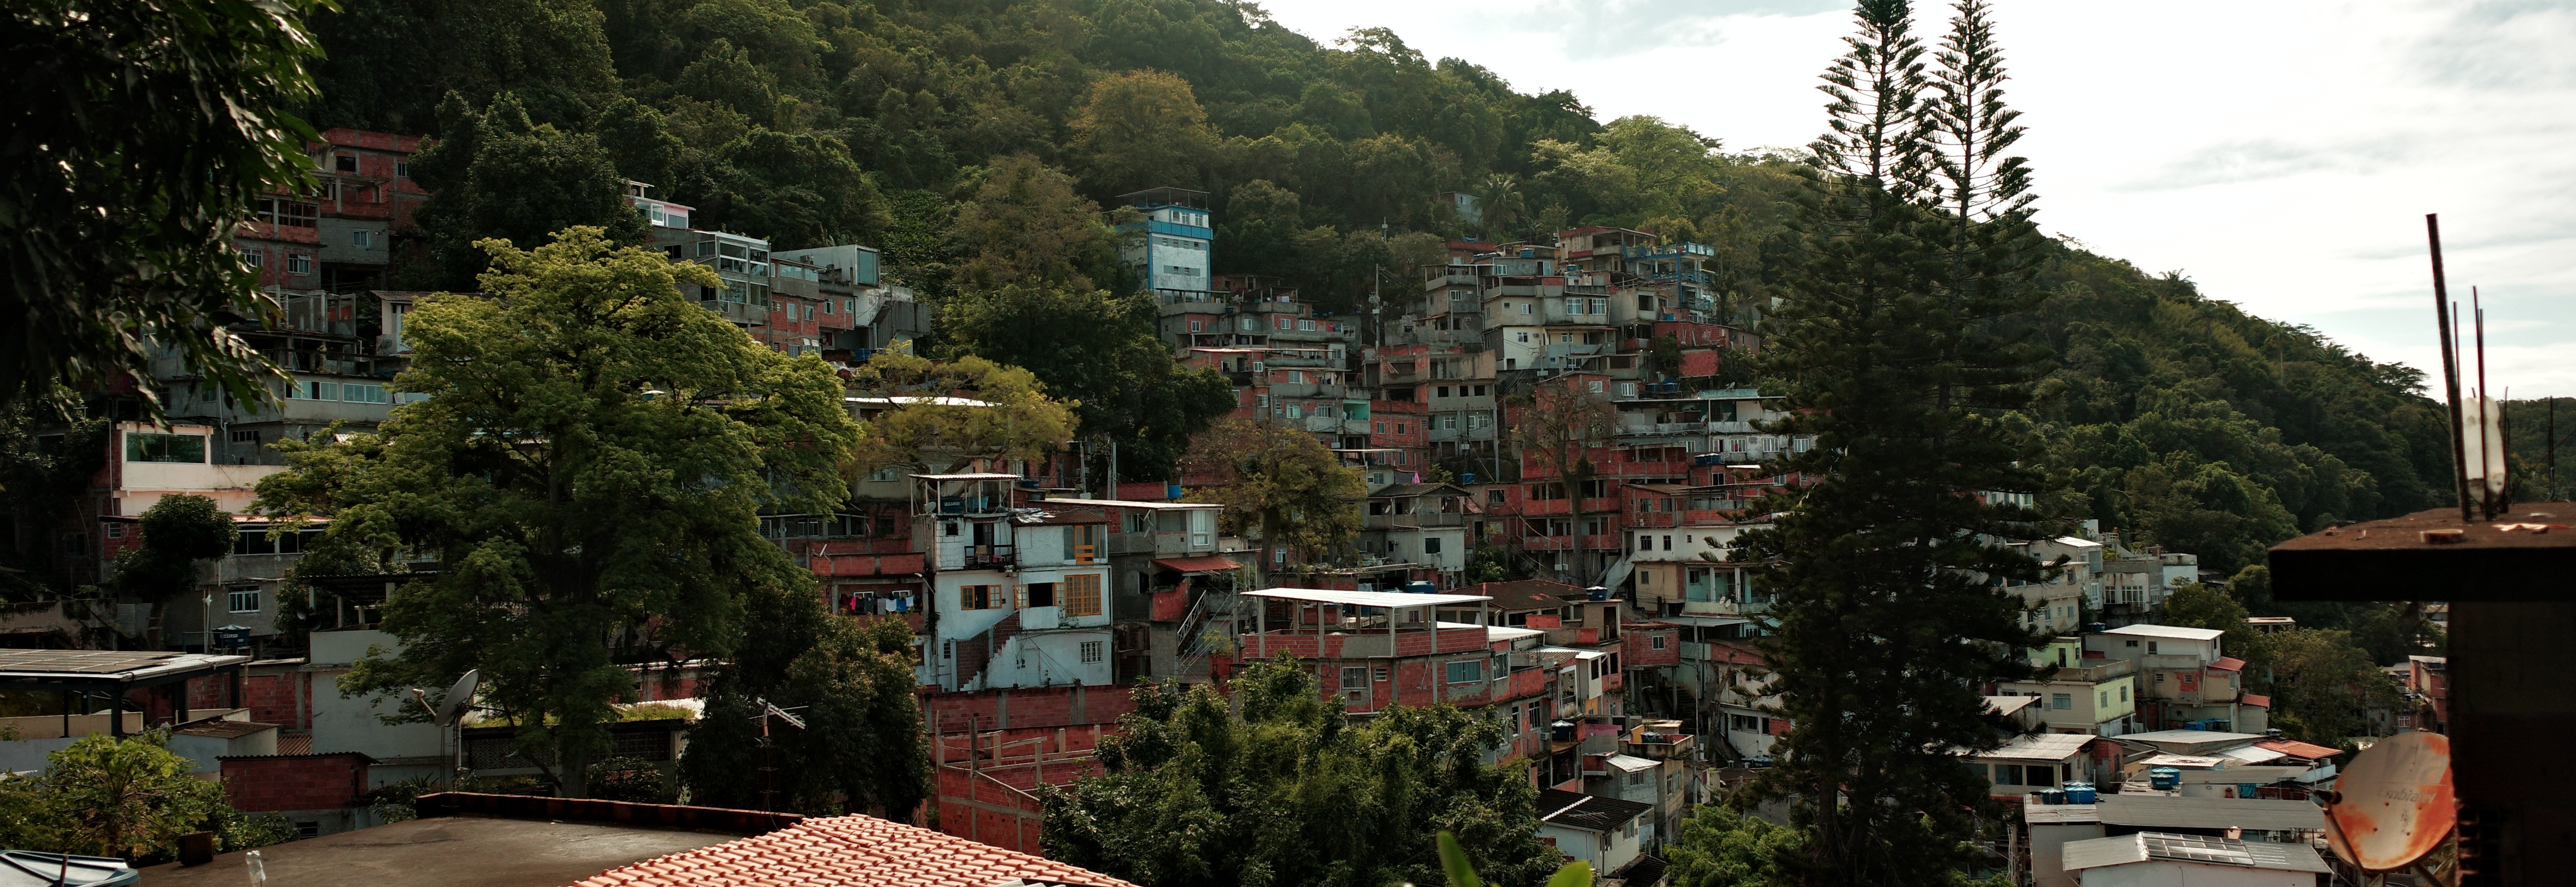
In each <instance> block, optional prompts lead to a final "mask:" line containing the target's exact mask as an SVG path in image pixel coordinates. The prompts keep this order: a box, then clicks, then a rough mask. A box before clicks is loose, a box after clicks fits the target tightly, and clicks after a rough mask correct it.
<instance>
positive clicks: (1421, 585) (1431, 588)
mask: <svg viewBox="0 0 2576 887" xmlns="http://www.w3.org/2000/svg"><path fill="white" fill-rule="evenodd" d="M1404 591H1405V593H1407V594H1438V593H1439V592H1440V583H1437V582H1430V581H1417V582H1407V583H1405V584H1404Z"/></svg>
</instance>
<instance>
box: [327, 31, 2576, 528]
mask: <svg viewBox="0 0 2576 887" xmlns="http://www.w3.org/2000/svg"><path fill="white" fill-rule="evenodd" d="M317 30H318V31H319V33H320V34H321V36H322V39H323V43H324V46H325V49H326V50H327V51H328V54H329V58H328V59H327V61H325V62H324V63H323V64H322V66H321V67H320V69H319V77H320V81H321V85H322V96H321V98H320V100H319V103H318V106H317V107H315V108H313V109H312V112H311V115H312V118H313V122H314V123H315V124H316V125H317V126H322V127H332V126H353V127H362V128H371V129H379V130H391V131H398V132H414V133H424V134H429V135H432V136H434V137H435V138H436V140H437V141H436V142H435V147H433V148H431V149H430V150H429V151H428V152H426V154H425V155H424V156H423V157H422V159H421V161H420V162H419V163H418V164H416V167H415V168H416V169H417V170H418V175H419V177H420V178H421V180H422V181H423V182H424V184H428V185H430V186H432V187H433V188H435V189H437V191H438V194H439V196H438V197H437V199H436V200H434V201H433V203H432V204H431V206H430V208H429V209H427V210H426V211H424V213H423V216H422V219H421V226H422V229H423V230H422V231H421V232H419V236H420V237H421V238H422V239H424V240H425V241H426V244H425V247H426V249H425V254H426V255H428V256H430V257H431V258H429V259H427V260H424V261H420V262H417V263H415V267H412V268H410V269H407V270H406V271H405V272H404V273H405V275H406V276H408V277H409V278H410V281H411V282H412V283H414V284H416V285H422V286H465V285H470V283H471V279H472V275H473V273H474V271H475V270H476V268H477V261H478V260H477V258H476V253H474V252H473V251H472V250H471V249H470V248H469V244H470V243H471V241H472V240H474V239H476V238H479V237H486V236H493V235H496V234H497V235H501V236H506V237H510V238H512V239H514V240H519V241H521V242H523V243H526V242H529V241H533V240H534V239H536V238H539V237H541V236H542V235H543V234H544V233H545V232H547V231H551V230H554V229H555V228H558V227H561V226H562V225H563V224H570V223H595V224H611V225H612V226H614V225H616V224H624V223H623V222H621V220H620V219H618V218H615V216H617V215H618V214H617V212H616V200H615V199H614V189H615V188H616V187H617V185H618V184H619V182H620V181H621V180H623V179H637V180H642V181H647V182H652V183H654V184H655V185H656V186H657V187H659V188H660V189H661V190H660V191H659V192H658V194H659V195H660V196H663V197H665V198H667V199H670V200H673V201H676V202H680V203H684V204H689V205H691V206H694V207H697V208H698V215H697V216H696V219H697V224H698V225H699V226H701V227H709V226H714V227H723V228H726V229H730V230H736V231H741V232H744V233H748V234H753V235H757V236H763V237H768V238H770V239H772V240H774V241H776V242H777V243H778V244H779V245H780V246H781V247H782V248H787V247H799V246H807V245H815V244H821V243H826V242H850V241H856V242H863V243H873V244H879V245H882V246H883V247H884V248H885V249H886V251H887V256H888V258H887V262H888V265H889V268H890V269H891V273H893V274H894V275H896V276H898V277H899V278H901V279H902V280H903V281H904V282H906V283H909V284H911V285H913V286H914V287H915V288H916V289H917V290H919V291H920V292H922V293H923V294H924V296H925V297H926V298H929V299H932V300H933V301H934V302H937V303H938V307H939V308H940V309H941V310H942V318H943V321H944V324H943V326H944V329H943V331H942V335H941V341H940V342H939V343H938V346H937V347H940V348H943V349H945V350H946V351H947V353H978V354H982V355H983V356H986V357H990V358H993V359H996V360H999V361H1003V362H1006V363H1014V364H1019V365H1024V366H1028V367H1030V368H1031V369H1032V370H1033V371H1035V372H1036V373H1037V374H1038V376H1039V378H1040V379H1041V380H1042V381H1044V382H1045V383H1046V384H1047V385H1048V386H1049V387H1050V388H1051V389H1053V390H1055V391H1057V392H1059V393H1062V394H1070V395H1073V396H1077V397H1080V398H1082V399H1083V401H1084V403H1083V407H1082V409H1081V410H1080V412H1081V415H1082V419H1083V422H1084V429H1083V431H1084V433H1085V434H1099V435H1107V436H1109V437H1112V438H1117V439H1120V440H1122V442H1128V443H1129V444H1130V445H1131V446H1133V447H1134V448H1135V449H1133V450H1132V451H1131V452H1134V453H1135V454H1136V455H1135V456H1134V457H1133V458H1131V459H1130V460H1129V461H1128V462H1127V463H1125V464H1126V465H1127V467H1128V468H1129V469H1130V470H1131V472H1132V473H1133V474H1134V475H1135V476H1138V477H1151V476H1156V475H1155V474H1154V473H1155V472H1160V471H1165V470H1168V465H1169V460H1170V459H1171V458H1172V457H1173V456H1175V455H1177V453H1178V452H1179V451H1180V449H1181V448H1182V447H1183V445H1184V444H1183V441H1184V440H1185V438H1186V436H1187V435H1188V434H1189V433H1190V432H1192V431H1194V430H1195V429H1196V428H1198V427H1203V426H1204V423H1205V422H1206V421H1207V420H1208V419H1209V418H1211V417H1212V416H1214V415H1217V414H1219V413H1221V412H1222V411H1223V410H1224V409H1225V407H1226V404H1225V403H1224V402H1222V401H1221V400H1220V391H1219V388H1220V386H1218V385H1216V384H1213V383H1211V382H1210V381H1209V380H1207V379H1201V378H1197V377H1196V376H1195V375H1194V374H1189V373H1185V372H1180V371H1177V370H1175V369H1173V368H1171V367H1170V366H1169V365H1168V364H1169V360H1168V358H1165V357H1161V356H1159V355H1157V354H1155V353H1154V350H1153V349H1152V348H1150V347H1147V346H1148V345H1149V344H1150V341H1149V340H1150V339H1151V336H1152V333H1151V329H1150V321H1151V312H1150V309H1148V308H1145V307H1144V304H1143V302H1142V300H1141V299H1140V298H1138V297H1136V296H1135V295H1134V294H1133V293H1132V290H1133V289H1134V281H1133V278H1132V277H1131V276H1128V275H1130V274H1131V272H1128V271H1126V270H1125V269H1123V268H1122V267H1120V266H1119V265H1118V263H1117V262H1116V261H1115V258H1116V254H1115V249H1114V243H1113V241H1112V240H1111V239H1110V238H1111V235H1109V233H1108V229H1107V228H1106V226H1105V225H1104V224H1103V223H1102V220H1103V219H1104V218H1105V217H1104V216H1103V214H1102V213H1101V212H1100V207H1101V206H1114V205H1115V204H1116V195H1119V194H1122V193H1127V192H1130V191H1134V190H1138V189H1142V188H1147V187H1157V186H1167V185H1169V186H1180V187H1187V188H1192V189H1196V190H1201V191H1205V192H1207V193H1208V195H1209V198H1208V199H1209V201H1210V203H1211V208H1212V209H1213V210H1214V211H1215V218H1216V220H1217V222H1216V224H1217V227H1218V238H1217V244H1216V256H1215V261H1216V265H1217V269H1218V270H1219V271H1220V272H1253V273H1265V274H1276V275H1280V276H1283V277H1286V278H1288V279H1289V280H1291V281H1292V282H1294V283H1295V284H1297V285H1298V286H1299V287H1300V288H1301V289H1302V290H1303V291H1304V292H1305V294H1306V296H1307V297H1308V298H1309V299H1310V300H1313V301H1315V302H1316V303H1318V305H1319V306H1321V307H1322V308H1324V309H1325V310H1334V311H1343V310H1349V309H1350V308H1352V307H1353V306H1354V305H1355V304H1356V300H1357V299H1359V298H1361V297H1362V295H1363V294H1365V293H1366V292H1367V290H1368V286H1369V283H1370V281H1371V278H1372V277H1373V276H1375V275H1376V273H1377V272H1378V269H1386V270H1388V271H1390V272H1397V271H1402V270H1404V269H1406V268H1408V267H1410V266H1412V265H1415V264H1418V263H1421V262H1425V261H1436V260H1437V257H1438V255H1439V253H1438V239H1439V238H1450V237H1464V236H1473V237H1479V238H1482V239H1487V240H1495V241H1509V240H1513V239H1519V238H1530V237H1539V236H1544V235H1545V234H1546V233H1547V232H1551V231H1553V230H1556V229H1558V228H1560V227H1562V226H1566V225H1572V224H1609V225H1622V226H1631V227H1641V228H1647V229H1651V230H1654V231H1656V232H1658V233H1660V234H1663V235H1664V236H1666V237H1668V238H1671V239H1677V240H1692V241H1697V242H1701V243H1707V244H1710V245H1712V246H1714V247H1715V248H1716V250H1717V254H1718V257H1719V260H1720V261H1719V265H1718V267H1719V271H1718V273H1719V274H1720V276H1721V278H1722V280H1723V282H1724V285H1725V288H1726V289H1727V290H1728V295H1729V296H1730V297H1731V298H1736V299H1745V300H1753V299H1767V298H1770V297H1772V296H1773V295H1775V294H1776V291H1777V286H1778V281H1779V276H1778V275H1779V274H1780V273H1782V272H1781V269H1783V268H1785V267H1786V266H1787V265H1788V264H1789V262H1790V259H1791V258H1792V257H1793V256H1792V254H1793V253H1794V252H1795V251H1796V249H1797V247H1796V240H1795V238H1794V237H1793V236H1792V235H1791V234H1790V233H1789V231H1788V226H1787V218H1788V215H1789V214H1790V213H1791V212H1792V211H1793V210H1794V207H1795V201H1796V200H1797V199H1798V198H1797V195H1798V193H1799V191H1800V182H1801V178H1800V176H1801V166H1800V164H1799V161H1798V160H1797V159H1795V158H1792V157H1786V156H1779V155H1776V154H1740V153H1730V152H1728V151H1727V150H1726V149H1725V147H1724V146H1723V145H1720V144H1719V143H1718V142H1717V141H1716V140H1714V139H1711V138H1708V137H1705V136H1702V135H1700V134H1698V133H1695V132H1692V131H1691V130H1689V129H1687V128H1683V127H1679V126H1674V125H1671V124H1669V123H1666V122H1664V121H1661V120H1658V119H1655V118H1651V117H1627V118H1621V119H1617V120H1611V121H1606V122H1605V121H1600V120H1598V119H1596V117H1595V115H1594V114H1593V113H1592V111H1591V110H1590V109H1589V108H1587V107H1585V106H1584V105H1583V104H1582V103H1581V102H1580V100H1579V99H1578V97H1577V96H1575V95H1573V94H1570V93H1567V92H1562V91H1559V92H1547V93H1540V94H1530V93H1524V92H1520V91H1516V90H1514V89H1513V88H1512V87H1511V85H1510V84H1508V83H1506V82H1504V81H1503V80H1502V79H1501V78H1500V77H1498V76H1496V75H1495V74H1494V73H1493V72H1491V71H1489V70H1486V69H1484V68H1482V67H1478V66H1477V65H1475V64H1474V63H1472V62H1471V61H1468V60H1460V59H1440V60H1438V61H1436V62H1435V61H1433V60H1429V59H1426V58H1424V57H1423V56H1422V55H1421V54H1420V53H1419V52H1417V51H1415V50H1413V49H1411V48H1410V47H1407V46H1406V45H1405V44H1404V42H1403V41H1402V40H1401V39H1399V38H1398V37H1397V36H1396V35H1395V34H1393V33H1392V32H1389V31H1385V30H1380V29H1365V30H1358V31H1354V32H1352V33H1350V34H1347V35H1337V36H1336V37H1335V38H1334V39H1333V41H1332V42H1331V43H1330V44H1329V45H1328V44H1325V43H1321V42H1318V41H1317V40H1316V39H1313V38H1310V37H1308V36H1306V35H1301V34H1298V33H1295V32H1293V31H1290V30H1288V29H1287V28H1285V27H1282V26H1281V25H1279V24H1278V23H1276V22H1274V21H1272V20H1271V19H1270V18H1269V17H1268V16H1267V15H1266V14H1264V13H1263V12H1262V11H1261V9H1260V8H1259V7H1258V6H1256V5H1253V4H1250V3H1240V2H1225V0H1069V2H1025V0H956V2H920V0H885V2H879V3H873V4H871V3H864V2H856V3H849V4H843V3H836V2H829V0H811V2H799V0H497V2H495V0H472V2H468V0H348V2H346V3H344V4H343V6H342V9H341V11H339V12H335V13H326V14H324V17H323V18H322V19H321V20H320V21H319V22H317ZM1820 120H1821V118H1820ZM2046 172H2047V171H2046V170H2045V169H2044V168H2043V169H2040V170H2039V171H2038V175H2039V179H2038V182H2039V184H2040V189H2041V192H2042V193H2043V194H2044V193H2045V190H2046ZM1447 191H1461V192H1468V193H1473V194H1476V195H1478V196H1479V197H1481V198H1482V199H1483V204H1484V206H1486V207H1488V208H1489V212H1488V213H1487V214H1486V215H1485V217H1484V218H1483V219H1482V220H1481V221H1482V224H1477V225H1469V224H1465V223H1463V222H1462V221H1461V220H1459V219H1458V218H1457V217H1456V216H1455V215H1454V214H1452V213H1450V212H1449V211H1447V210H1446V209H1444V208H1443V206H1444V205H1443V204H1440V203H1438V202H1436V201H1435V200H1434V199H1433V197H1434V195H1436V194H1439V193H1441V192H1447ZM2045 206H2046V203H2045V201H2044V200H2043V202H2042V203H2041V207H2042V208H2043V215H2042V217H2041V218H2042V219H2043V221H2044V219H2045V214H2044V209H2045ZM630 236H632V235H630ZM2050 249H2052V250H2053V251H2054V253H2055V254H2054V255H2053V256H2051V257H2050V259H2049V260H2048V261H2047V263H2046V265H2045V269H2044V271H2043V276H2042V279H2043V281H2044V283H2045V284H2046V285H2047V286H2048V288H2049V290H2050V292H2051V293H2052V295H2051V297H2050V298H2049V300H2048V301H2047V302H2046V303H2045V305H2044V306H2043V307H2042V309H2041V312H2040V313H2041V317H2040V318H2039V322H2040V324H2041V325H2042V327H2043V329H2044V333H2045V336H2046V339H2047V341H2048V343H2049V344H2050V345H2051V346H2052V347H2053V348H2054V349H2055V351H2056V354H2057V360H2058V366H2057V367H2056V369H2055V370H2054V371H2053V373H2052V375H2051V376H2050V378H2049V381H2048V382H2047V383H2046V385H2045V388H2044V393H2045V395H2046V396H2045V397H2044V398H2043V399H2042V401H2041V405H2040V406H2039V407H2038V408H2037V409H2035V410H2034V411H2033V412H2032V413H2031V415H2030V416H2029V418H2030V419H2031V421H2034V422H2036V423H2038V424H2039V426H2040V430H2041V432H2042V435H2041V437H2042V439H2044V440H2046V441H2048V442H2049V444H2050V445H2049V446H2048V448H2047V451H2046V453H2045V455H2044V456H2043V458H2044V460H2045V461H2046V463H2047V465H2048V466H2049V467H2050V468H2051V469H2052V470H2053V471H2055V472H2057V473H2058V474H2059V475H2060V476H2062V477H2063V479H2064V480H2065V481H2066V489H2067V492H2065V493H2063V494H2061V495H2059V496H2057V497H2055V498H2054V499H2053V500H2052V502H2051V503H2050V505H2051V507H2052V508H2053V509H2054V510H2055V511H2056V512H2057V513H2058V514H2060V515H2061V516H2065V517H2091V518H2097V519H2099V520H2101V521H2102V524H2103V526H2104V527H2106V528H2117V529H2120V530H2122V531H2124V532H2126V533H2128V534H2130V538H2131V539H2132V540H2144V541H2150V542H2155V543H2160V544H2165V545H2168V546H2171V547H2173V548H2176V549H2180V550H2186V551H2194V552H2198V553H2200V554H2201V555H2202V556H2203V558H2204V561H2203V563H2204V564H2206V565H2208V566H2210V567H2212V568H2214V569H2218V570H2221V571H2226V572H2231V573H2232V572H2233V571H2235V570H2236V569H2238V568H2240V567H2243V566H2246V565H2249V564H2253V563H2257V562H2259V559H2260V555H2261V551H2262V549H2263V547H2264V546H2266V545H2268V544H2269V543H2271V542H2273V541H2277V540H2279V539H2282V538H2286V537H2288V536H2290V535H2292V534H2295V533H2297V532H2301V531H2305V530H2310V529H2315V528H2318V527H2322V526H2325V525H2327V524H2330V523H2332V522H2335V521H2339V520H2353V519H2366V518H2372V517H2379V516H2386V515H2392V514H2398V513H2403V512H2407V511H2411V510H2416V509H2421V508H2426V507H2430V506H2432V505H2436V504H2440V503H2441V502H2442V501H2443V500H2444V499H2445V498H2446V495H2447V489H2448V486H2449V483H2448V478H2447V463H2446V461H2445V460H2446V458H2447V455H2448V454H2447V451H2446V447H2445V445H2444V444H2443V442H2442V437H2441V416H2440V410H2439V409H2438V408H2437V407H2436V406H2435V405H2434V403H2433V402H2432V401H2431V400H2429V399H2427V398H2426V397H2425V396H2424V393H2423V390H2422V387H2421V386H2422V381H2423V380H2422V379H2421V378H2420V376H2419V375H2418V374H2417V373H2416V372H2415V371H2413V370H2411V369H2408V368H2405V367H2402V366H2399V365H2394V364H2380V363H2374V362H2372V361H2371V360H2369V359H2368V358H2366V357H2363V356H2361V355H2358V354H2355V353H2352V352H2351V351H2349V350H2347V349H2344V348H2343V347H2341V346H2339V345H2337V344H2335V343H2333V342H2331V341H2329V340H2327V339H2325V338H2324V337H2323V336H2321V335H2319V334H2317V333H2316V332H2315V331H2313V330H2310V329H2306V328H2303V327H2297V326H2292V325H2286V324H2281V323H2277V322H2273V321H2268V320H2264V319H2262V318H2257V317H2253V316H2250V315H2247V314H2246V313H2244V312H2243V311H2241V310H2239V309H2238V308H2237V307H2236V306H2234V305H2233V304H2230V303H2228V302H2226V301H2222V300H2219V299H2213V298H2210V297H2209V296H2207V295H2204V294H2203V293H2201V292H2199V290H2198V289H2197V288H2195V287H2194V285H2193V284H2192V283H2191V281H2189V280H2188V279H2186V278H2185V277H2183V276H2182V275H2181V274H2179V273H2163V274H2156V273H2148V272H2146V271H2144V270H2142V269H2139V268H2136V267H2133V266H2131V265H2129V264H2127V263H2125V262H2121V261H2118V260H2116V259H2112V258H2107V257H2103V256H2098V255H2094V254H2091V253H2089V252H2086V251H2084V250H2081V249H2078V248H2075V247H2073V246H2068V245H2064V244H2052V245H2051V247H2050ZM1068 321H1072V322H1070V323H1068ZM1030 324H1044V325H1045V326H1044V327H1043V328H1044V329H1047V330H1050V331H1057V332H1060V333H1061V334H1059V335H1048V336H1037V335H1031V334H1029V333H1027V332H1026V331H1025V328H1026V327H1028V326H1029V325H1030ZM1099 355H1114V358H1108V359H1103V358H1099V357H1097V356H1099ZM2524 427H2529V425H2528V424H2526V425H2525V426H2524ZM2533 461H2537V460H2536V459H2534V460H2533Z"/></svg>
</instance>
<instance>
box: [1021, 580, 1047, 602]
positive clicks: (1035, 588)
mask: <svg viewBox="0 0 2576 887" xmlns="http://www.w3.org/2000/svg"><path fill="white" fill-rule="evenodd" d="M1020 593H1021V594H1023V595H1026V596H1027V597H1028V605H1029V606H1032V607H1052V606H1055V583H1053V582H1031V583H1029V584H1027V585H1023V586H1020Z"/></svg>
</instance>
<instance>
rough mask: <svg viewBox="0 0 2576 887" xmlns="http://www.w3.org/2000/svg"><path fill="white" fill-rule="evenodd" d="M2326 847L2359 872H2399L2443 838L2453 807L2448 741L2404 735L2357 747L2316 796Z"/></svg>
mask: <svg viewBox="0 0 2576 887" xmlns="http://www.w3.org/2000/svg"><path fill="white" fill-rule="evenodd" d="M2318 800H2320V801H2323V802H2324V803H2325V808H2326V843H2327V845H2328V846H2331V847H2333V848H2334V852H2335V855H2336V856H2340V857H2343V860H2344V861H2345V862H2349V863H2352V864H2353V866H2354V867H2356V868H2359V869H2361V870H2363V871H2366V872H2394V871H2401V870H2404V869H2406V868H2408V867H2411V866H2414V865H2415V864H2416V863H2418V862H2421V861H2422V860H2423V859H2424V857H2425V856H2427V855H2429V854H2431V853H2432V852H2433V850H2434V848H2436V847H2439V846H2441V844H2442V841H2443V840H2444V839H2446V838H2449V837H2450V836H2451V829H2452V827H2453V826H2454V825H2456V824H2457V820H2458V818H2459V808H2458V806H2457V804H2456V803H2455V802H2454V800H2453V796H2452V793H2451V738H2450V737H2448V736H2444V735H2441V734H2439V733H2405V734H2400V735H2397V736H2393V737H2390V738H2388V739H2383V740H2380V741H2379V743H2378V744H2376V745H2373V746H2371V747H2370V748H2369V749H2366V750H2364V751H2363V752H2362V753H2361V754H2359V755H2355V756H2354V757H2353V761H2352V766H2351V767H2348V768H2346V769H2345V770H2344V771H2343V775H2341V776H2337V777H2335V790H2334V791H2333V792H2329V793H2324V794H2322V795H2320V797H2319V798H2318Z"/></svg>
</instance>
